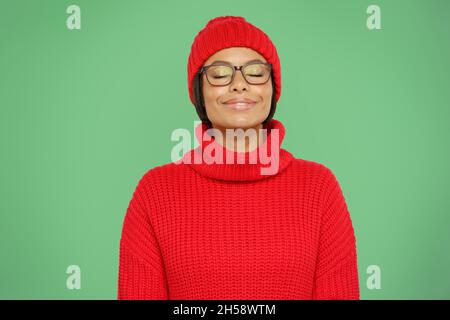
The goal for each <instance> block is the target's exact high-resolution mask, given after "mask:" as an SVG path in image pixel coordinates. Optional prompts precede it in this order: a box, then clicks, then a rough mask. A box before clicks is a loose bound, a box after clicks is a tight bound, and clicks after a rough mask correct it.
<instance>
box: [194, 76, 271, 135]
mask: <svg viewBox="0 0 450 320" xmlns="http://www.w3.org/2000/svg"><path fill="white" fill-rule="evenodd" d="M201 75H202V74H201V73H199V72H197V73H196V74H195V76H194V79H193V80H192V81H193V91H194V101H195V110H196V111H197V114H198V116H199V118H200V120H201V121H202V122H204V123H206V124H207V125H208V126H209V127H212V124H211V121H209V119H208V116H207V115H206V108H205V101H204V99H203V90H202V83H203V80H202V76H201ZM270 79H271V82H272V102H271V105H270V112H269V115H268V116H267V118H266V119H265V120H264V121H263V122H262V123H263V124H264V123H267V122H269V121H270V120H271V119H272V118H273V115H274V114H275V110H276V108H277V102H276V99H275V97H276V92H275V81H274V79H273V70H272V73H271V76H270ZM199 102H200V103H199Z"/></svg>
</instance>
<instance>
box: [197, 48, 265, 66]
mask: <svg viewBox="0 0 450 320" xmlns="http://www.w3.org/2000/svg"><path fill="white" fill-rule="evenodd" d="M255 59H259V60H261V61H263V62H267V61H266V59H264V57H263V56H262V55H261V54H260V53H258V52H257V51H255V50H253V49H250V48H246V47H231V48H226V49H222V50H220V51H217V52H216V53H214V54H213V55H212V56H210V57H209V58H208V60H206V61H205V63H204V65H208V64H211V63H213V62H214V61H216V60H221V61H227V62H230V63H231V64H233V65H243V64H245V63H247V62H248V61H251V60H255Z"/></svg>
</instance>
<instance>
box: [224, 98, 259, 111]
mask: <svg viewBox="0 0 450 320" xmlns="http://www.w3.org/2000/svg"><path fill="white" fill-rule="evenodd" d="M255 104H256V101H254V100H251V99H247V98H240V99H230V100H227V101H226V102H225V103H224V105H225V106H226V107H227V108H230V109H234V110H248V109H251V108H252V107H253V106H254V105H255Z"/></svg>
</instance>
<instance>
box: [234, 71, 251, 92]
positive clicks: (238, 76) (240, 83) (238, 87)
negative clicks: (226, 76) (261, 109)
mask: <svg viewBox="0 0 450 320" xmlns="http://www.w3.org/2000/svg"><path fill="white" fill-rule="evenodd" d="M230 90H231V91H237V92H241V91H244V90H246V91H248V83H247V81H245V78H244V76H243V74H242V72H241V71H240V70H236V73H235V75H234V79H233V82H232V83H231V84H230Z"/></svg>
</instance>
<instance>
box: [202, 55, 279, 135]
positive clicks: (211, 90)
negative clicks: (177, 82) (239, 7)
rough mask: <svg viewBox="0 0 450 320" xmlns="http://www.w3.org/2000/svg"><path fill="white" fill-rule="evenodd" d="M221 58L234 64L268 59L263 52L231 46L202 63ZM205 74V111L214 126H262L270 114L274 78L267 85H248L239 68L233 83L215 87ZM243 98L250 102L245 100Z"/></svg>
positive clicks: (238, 64) (206, 63) (221, 127)
mask: <svg viewBox="0 0 450 320" xmlns="http://www.w3.org/2000/svg"><path fill="white" fill-rule="evenodd" d="M218 60H220V61H226V62H228V63H230V64H231V65H233V66H242V65H244V64H246V63H247V62H249V61H252V60H260V61H261V62H267V61H266V60H265V59H264V57H263V56H262V55H260V54H259V53H258V52H256V51H254V50H252V49H250V48H245V47H232V48H226V49H223V50H220V51H218V52H216V53H215V54H213V55H212V56H210V57H209V58H208V60H206V61H205V63H204V64H203V65H204V66H208V65H210V64H213V63H214V62H215V61H218ZM202 77H203V79H202V83H203V85H202V89H203V98H204V101H205V108H206V114H207V116H208V119H209V120H210V121H211V123H212V125H213V127H214V128H218V129H222V130H223V129H228V128H233V129H236V128H243V129H247V128H259V127H260V125H261V123H262V122H263V121H264V120H265V119H266V118H267V116H268V115H269V112H270V105H271V100H272V91H273V88H272V81H271V79H269V80H268V81H267V82H266V83H264V84H249V83H247V81H246V80H245V78H244V77H243V75H242V73H241V72H240V71H238V70H236V72H235V76H234V79H233V81H232V82H231V83H230V84H228V85H226V86H213V85H211V84H210V83H209V82H208V80H207V78H206V74H205V73H203V74H202ZM210 78H211V77H210ZM250 82H253V81H250ZM244 99H245V101H247V103H242V102H243V100H244ZM233 100H235V101H234V103H233ZM236 100H237V103H236ZM239 101H240V102H239Z"/></svg>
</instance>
